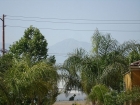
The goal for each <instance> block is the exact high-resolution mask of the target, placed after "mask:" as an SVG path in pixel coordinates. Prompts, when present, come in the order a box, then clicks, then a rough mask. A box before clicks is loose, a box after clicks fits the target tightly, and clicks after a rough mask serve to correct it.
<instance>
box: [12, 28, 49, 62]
mask: <svg viewBox="0 0 140 105" xmlns="http://www.w3.org/2000/svg"><path fill="white" fill-rule="evenodd" d="M47 45H48V43H47V41H46V39H45V38H44V36H43V35H42V34H41V32H40V31H39V29H38V28H35V27H33V26H30V27H29V28H27V29H26V30H25V32H24V35H23V37H22V38H21V39H20V40H19V41H16V42H15V43H14V44H13V45H11V46H10V51H9V52H10V53H11V54H13V55H14V56H17V57H21V56H23V55H29V56H30V57H31V59H32V60H33V61H36V60H41V59H45V58H47V56H48V55H47V51H48V49H47Z"/></svg>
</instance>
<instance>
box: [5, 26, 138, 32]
mask: <svg viewBox="0 0 140 105" xmlns="http://www.w3.org/2000/svg"><path fill="white" fill-rule="evenodd" d="M6 26H7V27H17V28H28V27H23V26H11V25H6ZM39 29H47V30H56V31H94V30H74V29H58V28H39ZM100 31H111V32H140V30H100Z"/></svg>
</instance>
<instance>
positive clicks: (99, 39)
mask: <svg viewBox="0 0 140 105" xmlns="http://www.w3.org/2000/svg"><path fill="white" fill-rule="evenodd" d="M136 46H139V44H137V43H135V42H134V41H128V42H124V43H123V44H120V43H118V41H117V40H115V39H113V38H112V37H111V36H110V34H106V35H104V34H102V33H100V32H99V31H98V30H96V31H95V33H94V34H93V37H92V53H91V54H90V55H88V54H86V53H84V52H83V51H81V50H77V51H76V52H74V53H72V54H70V56H69V57H68V59H66V60H65V62H64V64H63V68H64V70H65V72H66V71H67V73H65V72H64V74H66V76H63V77H66V78H67V79H66V80H67V82H66V87H67V88H70V89H71V88H72V89H73V88H74V87H75V86H77V87H78V86H81V90H83V91H84V93H86V94H87V95H89V94H90V92H91V89H92V87H93V86H96V85H97V84H104V85H106V86H107V87H109V88H112V89H114V90H117V91H121V90H122V89H123V73H125V72H126V71H128V70H129V61H128V58H127V57H128V54H129V53H130V52H131V51H132V48H135V47H136ZM69 77H71V78H69ZM74 81H75V82H74ZM77 81H78V83H79V84H80V85H77ZM114 81H115V82H114ZM70 84H71V85H70Z"/></svg>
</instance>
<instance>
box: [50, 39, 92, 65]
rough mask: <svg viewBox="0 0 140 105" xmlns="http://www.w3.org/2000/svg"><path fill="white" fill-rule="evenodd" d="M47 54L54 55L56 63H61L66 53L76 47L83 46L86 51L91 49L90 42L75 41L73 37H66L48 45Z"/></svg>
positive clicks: (66, 55)
mask: <svg viewBox="0 0 140 105" xmlns="http://www.w3.org/2000/svg"><path fill="white" fill-rule="evenodd" d="M48 48H49V50H48V54H49V55H55V57H56V63H63V61H64V60H65V59H66V58H67V57H68V53H72V52H74V50H75V49H77V48H83V49H85V50H86V51H87V52H89V51H90V50H91V44H90V43H87V42H82V41H77V40H75V39H66V40H63V41H61V42H58V43H56V44H55V45H53V46H49V47H48Z"/></svg>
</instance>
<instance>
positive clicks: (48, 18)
mask: <svg viewBox="0 0 140 105" xmlns="http://www.w3.org/2000/svg"><path fill="white" fill-rule="evenodd" d="M6 16H8V17H20V18H37V19H55V20H79V21H80V20H85V21H140V20H93V19H66V18H42V17H26V16H11V15H6Z"/></svg>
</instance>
